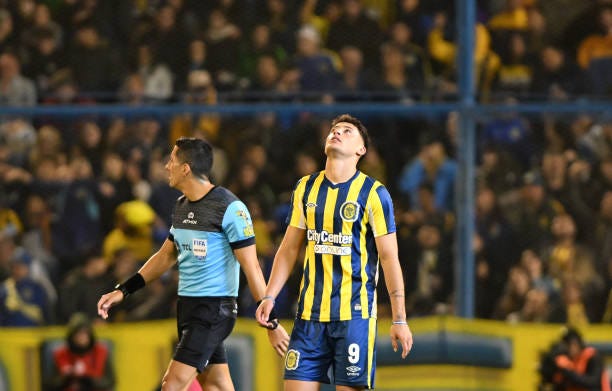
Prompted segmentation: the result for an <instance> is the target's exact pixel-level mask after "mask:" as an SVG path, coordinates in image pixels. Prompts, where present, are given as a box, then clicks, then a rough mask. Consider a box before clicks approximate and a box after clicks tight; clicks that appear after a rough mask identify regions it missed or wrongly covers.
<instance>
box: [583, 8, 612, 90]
mask: <svg viewBox="0 0 612 391" xmlns="http://www.w3.org/2000/svg"><path fill="white" fill-rule="evenodd" d="M599 23H600V24H601V33H600V34H593V35H590V36H588V37H587V38H585V39H584V40H583V41H582V42H581V43H580V46H579V47H578V54H577V60H578V64H579V65H580V66H581V67H582V69H584V70H586V74H587V82H588V90H589V92H590V93H592V94H594V95H597V96H601V95H606V94H609V93H610V92H612V76H611V72H610V67H611V66H612V5H607V6H604V7H602V9H601V11H600V13H599Z"/></svg>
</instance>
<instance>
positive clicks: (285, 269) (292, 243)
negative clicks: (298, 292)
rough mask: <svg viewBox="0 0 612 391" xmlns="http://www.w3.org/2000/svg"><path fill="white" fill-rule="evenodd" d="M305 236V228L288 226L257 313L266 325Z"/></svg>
mask: <svg viewBox="0 0 612 391" xmlns="http://www.w3.org/2000/svg"><path fill="white" fill-rule="evenodd" d="M304 237H305V234H304V230H303V229H301V228H297V227H293V226H289V227H287V231H286V232H285V236H284V237H283V241H282V242H281V244H280V246H279V248H278V251H277V252H276V255H275V256H274V263H273V264H272V272H271V274H270V278H269V280H268V285H267V286H266V293H265V295H264V300H262V302H261V304H260V305H259V307H258V308H257V312H256V313H255V318H256V319H257V322H258V323H259V324H260V325H262V326H264V327H265V326H266V325H267V321H268V317H269V315H270V311H272V307H274V298H276V296H278V293H279V292H280V290H281V289H282V288H283V285H285V282H287V279H288V278H289V275H290V274H291V271H292V270H293V267H294V266H295V262H296V261H297V257H298V254H299V252H300V249H301V248H302V245H303V243H304Z"/></svg>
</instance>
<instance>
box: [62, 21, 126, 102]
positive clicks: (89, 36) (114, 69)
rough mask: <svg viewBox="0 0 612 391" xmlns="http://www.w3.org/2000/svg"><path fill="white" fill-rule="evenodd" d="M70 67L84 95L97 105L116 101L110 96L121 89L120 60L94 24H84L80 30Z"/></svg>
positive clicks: (71, 54)
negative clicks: (110, 92) (109, 94)
mask: <svg viewBox="0 0 612 391" xmlns="http://www.w3.org/2000/svg"><path fill="white" fill-rule="evenodd" d="M68 65H69V67H70V70H71V73H72V76H73V77H74V79H75V81H76V83H77V85H78V86H79V89H80V90H81V91H82V92H83V93H85V94H87V95H89V96H90V97H92V98H93V99H95V100H96V101H102V102H104V101H108V100H109V99H110V100H112V99H111V98H113V97H110V96H106V93H108V92H109V91H116V90H117V87H118V86H119V81H120V76H121V74H120V66H119V59H118V56H117V53H116V52H115V50H114V48H112V47H111V46H110V45H109V43H108V42H107V41H105V40H104V38H102V37H101V36H100V34H99V32H98V30H97V28H96V27H95V26H94V25H93V24H91V23H84V24H82V25H80V26H79V27H78V29H77V31H76V34H75V42H74V46H73V47H72V48H71V50H70V52H69V60H68Z"/></svg>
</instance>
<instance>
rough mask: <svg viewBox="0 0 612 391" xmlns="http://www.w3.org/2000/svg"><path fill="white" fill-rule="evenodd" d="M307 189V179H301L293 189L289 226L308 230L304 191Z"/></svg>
mask: <svg viewBox="0 0 612 391" xmlns="http://www.w3.org/2000/svg"><path fill="white" fill-rule="evenodd" d="M305 189H306V177H304V178H302V179H300V180H299V181H298V183H297V184H296V185H295V189H293V194H292V195H291V206H290V209H289V214H288V215H287V225H290V226H292V227H296V228H301V229H306V217H305V216H304V207H303V205H304V202H303V199H304V191H305Z"/></svg>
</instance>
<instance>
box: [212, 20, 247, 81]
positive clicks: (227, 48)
mask: <svg viewBox="0 0 612 391" xmlns="http://www.w3.org/2000/svg"><path fill="white" fill-rule="evenodd" d="M241 35H242V31H241V30H240V28H239V27H238V26H236V25H235V24H232V23H231V22H230V21H229V20H228V19H227V17H226V15H225V14H224V13H223V11H222V10H220V9H216V10H213V11H212V12H211V13H210V15H209V17H208V29H206V31H205V33H204V36H205V38H206V45H207V51H208V59H209V64H210V70H209V71H210V72H211V75H212V76H213V80H214V84H215V86H216V87H217V88H219V89H220V90H229V89H233V88H235V87H236V85H237V78H238V71H239V67H238V61H239V58H240V56H239V53H240V41H239V39H240V37H241Z"/></svg>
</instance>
